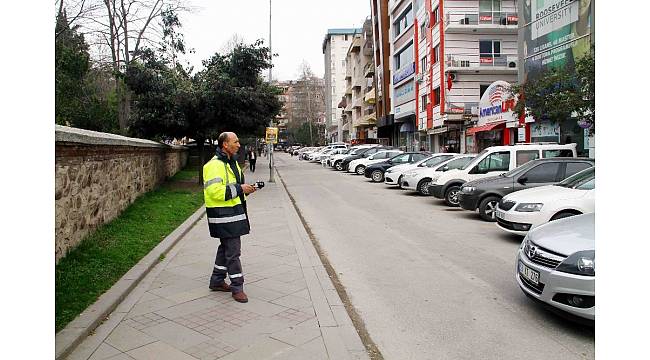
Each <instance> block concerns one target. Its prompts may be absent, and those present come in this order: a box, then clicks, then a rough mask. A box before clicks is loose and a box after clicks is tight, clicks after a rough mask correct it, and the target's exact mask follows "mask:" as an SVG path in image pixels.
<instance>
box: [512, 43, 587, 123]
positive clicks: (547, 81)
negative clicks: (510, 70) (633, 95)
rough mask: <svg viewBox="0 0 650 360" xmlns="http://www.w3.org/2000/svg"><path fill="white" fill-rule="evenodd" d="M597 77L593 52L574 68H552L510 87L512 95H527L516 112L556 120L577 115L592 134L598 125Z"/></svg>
mask: <svg viewBox="0 0 650 360" xmlns="http://www.w3.org/2000/svg"><path fill="white" fill-rule="evenodd" d="M595 78H596V76H595V59H594V56H593V52H592V53H590V54H588V55H586V56H584V57H581V58H580V59H578V60H577V61H576V64H575V71H570V70H568V69H567V68H555V69H549V70H547V71H546V72H545V73H543V74H542V76H540V77H539V78H537V79H533V80H530V81H528V82H526V83H525V84H521V85H513V86H512V87H511V92H512V93H513V94H520V93H523V94H524V96H523V101H519V102H518V103H517V105H516V107H515V112H516V113H518V114H526V115H527V116H533V117H534V118H535V119H540V120H551V121H553V122H561V121H563V120H566V119H570V118H574V119H576V120H577V121H578V122H582V123H586V124H589V125H591V127H590V132H591V133H592V134H593V133H594V132H595V124H596V119H595V116H596V112H595V110H596V109H595V88H596V86H595V85H596V83H595Z"/></svg>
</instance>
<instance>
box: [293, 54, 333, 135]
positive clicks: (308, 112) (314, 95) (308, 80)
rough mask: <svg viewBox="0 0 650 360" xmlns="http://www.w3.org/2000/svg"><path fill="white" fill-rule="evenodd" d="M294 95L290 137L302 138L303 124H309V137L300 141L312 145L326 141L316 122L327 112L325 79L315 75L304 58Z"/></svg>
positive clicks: (294, 87) (294, 86)
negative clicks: (316, 126)
mask: <svg viewBox="0 0 650 360" xmlns="http://www.w3.org/2000/svg"><path fill="white" fill-rule="evenodd" d="M292 95H293V96H294V100H293V101H292V102H291V105H290V106H292V109H291V118H290V119H289V129H288V132H289V137H290V138H294V139H297V138H301V137H302V135H303V134H304V132H302V131H303V130H301V129H302V127H303V124H307V126H308V128H309V129H311V130H308V131H307V136H309V138H308V139H302V140H300V142H301V143H303V144H310V145H312V146H313V145H314V143H322V142H324V137H323V132H321V131H317V129H316V128H315V123H316V121H317V120H318V119H319V118H320V117H321V115H322V114H323V113H324V112H325V84H324V81H323V79H321V78H319V77H317V76H315V75H314V73H313V71H312V70H311V67H310V66H309V63H307V62H306V61H304V60H303V62H302V64H301V65H300V68H299V77H298V80H296V82H295V84H294V85H293V89H292ZM292 134H293V136H292ZM296 141H298V140H296Z"/></svg>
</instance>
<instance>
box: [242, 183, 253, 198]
mask: <svg viewBox="0 0 650 360" xmlns="http://www.w3.org/2000/svg"><path fill="white" fill-rule="evenodd" d="M241 189H242V190H243V191H244V194H246V195H248V194H252V193H254V192H255V190H257V189H255V188H254V187H253V186H252V185H249V184H241Z"/></svg>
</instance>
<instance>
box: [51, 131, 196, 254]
mask: <svg viewBox="0 0 650 360" xmlns="http://www.w3.org/2000/svg"><path fill="white" fill-rule="evenodd" d="M55 139H56V153H55V157H56V159H55V179H56V180H55V212H56V220H55V227H56V228H55V257H56V262H57V263H58V261H59V259H61V258H62V257H63V256H65V254H66V253H67V252H68V251H70V249H72V248H74V247H75V246H77V245H78V244H79V242H80V241H81V240H82V239H83V238H84V237H85V236H86V235H88V234H89V233H90V232H92V231H93V230H94V229H96V228H97V227H98V226H99V225H102V224H104V223H106V222H108V221H110V220H112V219H114V218H115V217H117V216H118V215H119V214H120V213H121V212H122V211H123V210H124V209H126V207H127V206H129V205H130V204H131V203H132V202H133V201H134V200H135V199H136V198H137V197H138V196H140V195H142V194H143V193H145V192H147V191H150V190H152V189H154V188H155V187H156V186H157V185H158V184H160V183H161V182H163V181H164V180H165V179H166V178H167V177H170V176H172V175H174V174H175V173H176V172H178V171H179V170H180V169H182V168H183V167H185V165H186V164H187V158H188V151H187V148H185V147H183V146H169V145H165V144H161V143H157V142H154V141H149V140H143V139H134V138H128V137H124V136H119V135H114V134H106V133H99V132H94V131H87V130H81V129H75V128H70V127H66V126H59V125H57V126H56V136H55Z"/></svg>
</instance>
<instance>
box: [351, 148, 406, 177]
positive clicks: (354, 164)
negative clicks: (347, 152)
mask: <svg viewBox="0 0 650 360" xmlns="http://www.w3.org/2000/svg"><path fill="white" fill-rule="evenodd" d="M403 152H404V151H402V150H381V151H377V152H376V153H374V154H372V155H370V156H368V157H367V158H361V159H356V160H352V161H351V162H350V165H349V166H348V172H354V173H357V175H363V172H364V171H365V170H366V167H368V165H371V164H375V163H378V162H382V161H386V160H387V159H390V158H392V157H393V156H395V155H398V154H401V153H403Z"/></svg>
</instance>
